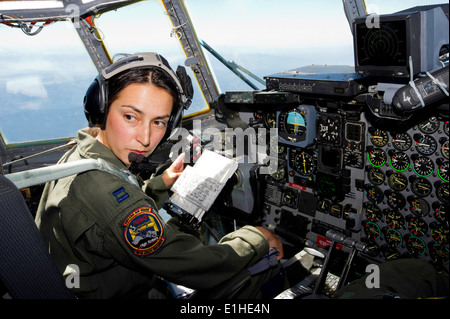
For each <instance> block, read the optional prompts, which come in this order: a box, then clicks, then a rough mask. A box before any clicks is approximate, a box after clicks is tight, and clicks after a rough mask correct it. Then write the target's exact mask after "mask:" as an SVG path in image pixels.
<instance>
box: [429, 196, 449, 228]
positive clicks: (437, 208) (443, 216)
mask: <svg viewBox="0 0 450 319" xmlns="http://www.w3.org/2000/svg"><path fill="white" fill-rule="evenodd" d="M432 208H433V213H434V218H435V219H436V220H437V221H438V222H440V223H442V224H444V225H446V226H448V225H449V222H448V213H447V212H448V209H449V207H448V205H445V204H442V203H439V202H434V203H433V204H432Z"/></svg>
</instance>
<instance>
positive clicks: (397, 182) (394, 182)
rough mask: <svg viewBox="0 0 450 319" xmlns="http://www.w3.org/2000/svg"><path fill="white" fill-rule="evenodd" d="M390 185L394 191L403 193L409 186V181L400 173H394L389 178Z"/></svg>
mask: <svg viewBox="0 0 450 319" xmlns="http://www.w3.org/2000/svg"><path fill="white" fill-rule="evenodd" d="M388 184H389V186H390V187H391V188H392V189H393V190H394V191H397V192H401V191H403V190H404V189H405V188H406V187H407V186H408V179H407V178H406V176H405V175H403V174H402V173H400V172H393V173H392V174H391V175H389V177H388Z"/></svg>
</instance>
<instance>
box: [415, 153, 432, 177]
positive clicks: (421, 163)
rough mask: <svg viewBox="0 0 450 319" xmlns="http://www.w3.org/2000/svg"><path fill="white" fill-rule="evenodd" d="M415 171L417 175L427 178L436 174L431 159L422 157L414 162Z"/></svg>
mask: <svg viewBox="0 0 450 319" xmlns="http://www.w3.org/2000/svg"><path fill="white" fill-rule="evenodd" d="M413 169H414V172H416V174H417V175H419V176H423V177H427V176H430V175H431V174H432V173H433V172H434V163H433V161H432V160H431V158H429V157H425V156H420V157H418V158H416V159H414V160H413Z"/></svg>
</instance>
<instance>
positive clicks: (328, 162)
mask: <svg viewBox="0 0 450 319" xmlns="http://www.w3.org/2000/svg"><path fill="white" fill-rule="evenodd" d="M227 94H228V93H225V95H227ZM230 94H233V95H236V92H232V93H230ZM258 94H261V93H260V92H256V93H255V95H258ZM262 94H263V93H262ZM294 95H295V94H294ZM316 102H317V101H316ZM321 102H322V101H319V103H321ZM338 104H340V106H339V107H337V108H334V109H329V108H326V107H321V106H319V105H317V103H316V106H314V102H312V101H308V102H306V101H305V103H304V104H303V103H300V104H295V103H294V104H291V105H288V107H286V105H283V103H282V104H274V105H272V106H271V111H269V112H266V111H264V112H262V108H261V106H258V104H257V103H256V104H254V107H255V110H254V111H253V117H250V121H249V122H248V123H247V124H249V126H253V127H257V126H264V127H265V128H267V129H270V128H274V127H276V128H277V129H278V134H279V136H278V145H277V155H278V158H279V162H278V169H277V170H276V171H275V172H273V173H272V174H270V175H265V176H264V179H263V184H265V185H264V187H263V188H264V189H265V192H264V194H263V195H262V197H263V200H264V212H265V217H264V222H265V224H266V225H267V226H268V227H272V228H273V229H274V230H275V232H276V233H278V234H279V235H280V236H281V237H283V238H286V239H287V241H288V242H290V243H291V244H292V245H293V246H296V245H297V248H300V247H302V245H312V246H315V247H316V248H317V247H319V249H320V247H322V248H326V247H327V246H328V245H329V244H330V242H329V240H328V239H327V238H326V232H327V231H328V230H330V229H332V230H336V231H337V232H340V233H342V234H343V235H345V236H347V237H349V238H352V239H353V240H355V241H360V242H362V243H364V244H365V245H366V249H365V250H364V251H363V252H362V256H364V257H366V258H367V259H369V260H374V261H376V262H384V261H388V260H392V259H395V258H400V257H405V256H414V257H419V258H423V259H426V260H428V261H430V262H432V263H433V264H436V265H437V266H438V267H443V268H445V269H447V270H448V238H449V234H448V216H446V211H447V210H448V201H449V197H448V165H449V164H448V139H449V136H448V125H449V124H448V114H446V112H445V110H446V109H445V107H447V106H444V108H442V109H441V111H439V108H438V109H437V110H436V112H427V114H426V116H427V117H424V114H423V113H422V114H418V116H413V118H411V119H409V120H407V121H406V123H405V121H403V120H400V121H395V122H392V121H390V120H388V119H380V118H377V117H374V116H373V115H372V114H371V113H370V110H367V109H365V108H364V107H359V106H358V105H355V104H351V103H350V104H348V103H347V102H344V103H343V104H345V106H344V107H342V106H343V105H342V102H338ZM229 105H231V107H235V106H236V105H235V103H231V104H229ZM264 108H267V105H264ZM261 114H263V115H262V116H261ZM241 118H249V114H245V115H242V116H241ZM423 119H425V120H423ZM297 126H300V127H302V128H301V129H298V128H297ZM309 136H313V138H312V139H311V140H308V137H309ZM268 141H269V142H268V143H269V144H268V145H267V149H268V150H269V149H270V147H273V145H270V140H268ZM255 200H257V199H255Z"/></svg>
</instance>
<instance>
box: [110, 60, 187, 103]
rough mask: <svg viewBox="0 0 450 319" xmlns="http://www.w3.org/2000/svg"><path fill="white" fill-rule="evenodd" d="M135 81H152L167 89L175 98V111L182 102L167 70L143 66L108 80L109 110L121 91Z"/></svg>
mask: <svg viewBox="0 0 450 319" xmlns="http://www.w3.org/2000/svg"><path fill="white" fill-rule="evenodd" d="M133 83H142V84H144V83H151V84H153V85H155V86H156V87H159V88H161V89H164V90H166V91H167V92H168V93H169V94H170V95H171V96H172V98H173V101H174V105H173V111H175V109H176V108H177V107H178V105H179V103H180V97H179V93H178V90H177V85H176V84H175V81H173V79H172V78H171V77H170V76H169V75H167V74H166V72H164V71H163V70H161V69H159V68H155V67H142V68H135V69H130V70H126V71H124V72H122V73H119V74H118V75H116V76H114V77H112V78H111V79H109V80H108V83H107V86H108V105H107V109H108V110H109V108H110V106H111V104H112V103H113V102H114V101H115V100H116V99H117V97H118V95H119V94H120V92H121V91H122V90H123V89H124V88H126V87H127V86H128V85H130V84H133ZM173 111H172V112H173Z"/></svg>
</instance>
